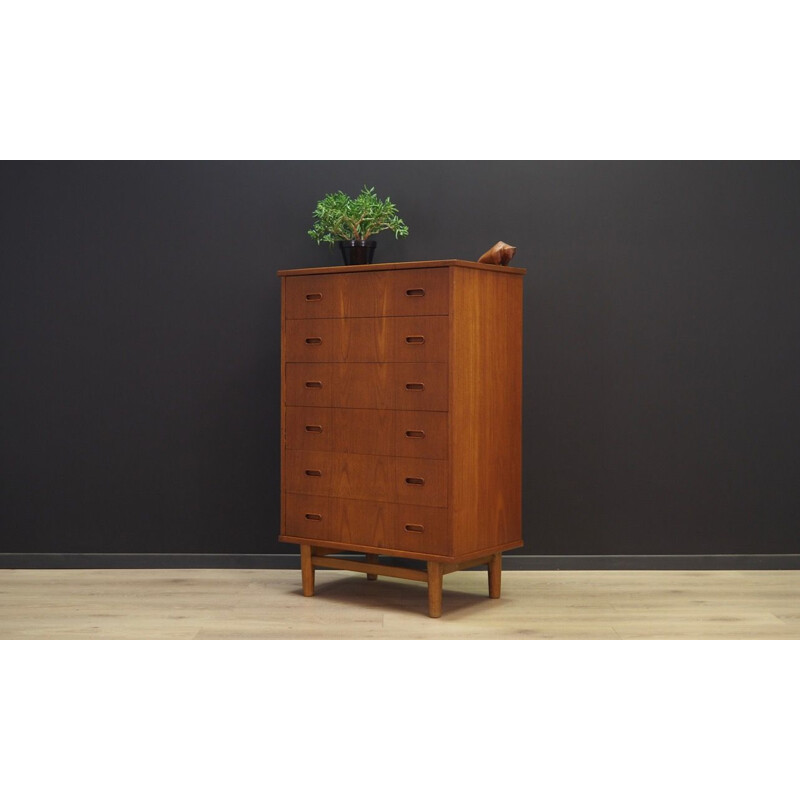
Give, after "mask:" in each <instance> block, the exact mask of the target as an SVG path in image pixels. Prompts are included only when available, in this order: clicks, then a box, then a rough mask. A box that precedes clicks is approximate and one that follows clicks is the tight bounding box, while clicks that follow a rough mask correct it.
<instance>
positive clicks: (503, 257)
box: [478, 242, 517, 267]
mask: <svg viewBox="0 0 800 800" xmlns="http://www.w3.org/2000/svg"><path fill="white" fill-rule="evenodd" d="M516 252H517V248H516V247H512V246H511V245H510V244H506V243H505V242H498V243H497V244H496V245H494V247H490V248H489V249H488V250H487V251H486V252H485V253H484V254H483V255H482V256H481V257H480V258H479V259H478V262H479V263H481V264H501V265H502V266H504V267H505V266H506V265H507V264H508V262H509V261H511V259H512V258H514V253H516Z"/></svg>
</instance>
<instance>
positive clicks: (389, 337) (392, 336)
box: [285, 316, 449, 363]
mask: <svg viewBox="0 0 800 800" xmlns="http://www.w3.org/2000/svg"><path fill="white" fill-rule="evenodd" d="M448 333H449V331H448V318H447V317H446V316H438V317H431V316H417V317H356V318H353V319H289V320H286V332H285V337H286V360H287V361H298V362H309V361H310V362H325V361H349V362H359V361H366V362H377V363H382V362H390V361H431V362H442V361H447V357H448Z"/></svg>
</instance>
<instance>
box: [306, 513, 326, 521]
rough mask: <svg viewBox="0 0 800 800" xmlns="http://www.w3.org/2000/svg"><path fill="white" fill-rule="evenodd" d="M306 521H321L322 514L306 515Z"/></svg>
mask: <svg viewBox="0 0 800 800" xmlns="http://www.w3.org/2000/svg"><path fill="white" fill-rule="evenodd" d="M306 519H314V520H321V519H322V514H306Z"/></svg>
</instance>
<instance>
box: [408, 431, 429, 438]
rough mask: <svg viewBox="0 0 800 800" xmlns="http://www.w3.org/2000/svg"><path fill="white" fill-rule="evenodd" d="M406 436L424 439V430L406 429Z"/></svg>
mask: <svg viewBox="0 0 800 800" xmlns="http://www.w3.org/2000/svg"><path fill="white" fill-rule="evenodd" d="M406 436H407V437H408V438H409V439H424V438H425V431H406Z"/></svg>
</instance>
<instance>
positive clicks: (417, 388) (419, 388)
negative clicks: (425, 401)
mask: <svg viewBox="0 0 800 800" xmlns="http://www.w3.org/2000/svg"><path fill="white" fill-rule="evenodd" d="M406 391H407V392H424V391H425V384H424V383H407V384H406Z"/></svg>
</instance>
